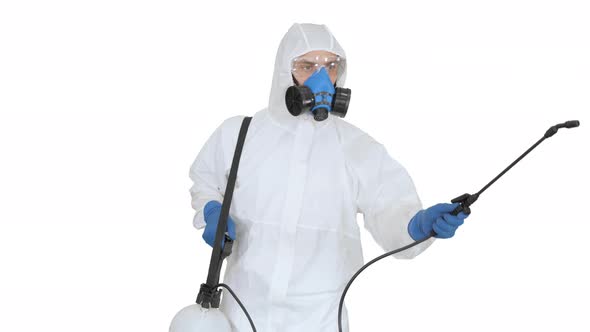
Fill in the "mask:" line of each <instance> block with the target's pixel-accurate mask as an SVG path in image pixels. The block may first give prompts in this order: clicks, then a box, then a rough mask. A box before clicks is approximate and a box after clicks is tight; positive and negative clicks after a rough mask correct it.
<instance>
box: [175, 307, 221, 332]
mask: <svg viewBox="0 0 590 332" xmlns="http://www.w3.org/2000/svg"><path fill="white" fill-rule="evenodd" d="M169 331H170V332H232V329H231V326H230V324H229V321H228V320H227V318H226V317H225V315H224V314H223V312H221V310H219V309H214V308H211V309H205V308H203V307H201V305H200V304H193V305H189V306H188V307H185V308H183V309H182V310H180V311H179V312H178V313H177V314H176V316H174V318H173V319H172V323H170V330H169Z"/></svg>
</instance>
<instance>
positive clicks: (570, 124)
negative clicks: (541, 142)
mask: <svg viewBox="0 0 590 332" xmlns="http://www.w3.org/2000/svg"><path fill="white" fill-rule="evenodd" d="M578 126H580V121H578V120H571V121H566V122H564V123H560V124H556V125H555V126H553V127H551V128H549V129H547V132H545V136H544V137H545V138H549V137H551V136H553V135H555V134H556V133H557V131H558V130H559V129H561V128H576V127H578Z"/></svg>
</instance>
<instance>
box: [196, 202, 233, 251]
mask: <svg viewBox="0 0 590 332" xmlns="http://www.w3.org/2000/svg"><path fill="white" fill-rule="evenodd" d="M203 215H204V216H205V223H206V224H207V225H206V226H205V231H204V232H203V239H204V240H205V242H207V244H208V245H210V246H211V247H213V245H214V244H215V233H216V232H217V224H218V223H219V216H220V215H221V203H219V202H218V201H209V202H208V203H207V204H205V208H204V209H203ZM226 233H228V234H229V237H230V238H231V239H232V240H235V239H236V225H235V223H234V221H233V220H232V218H231V217H230V216H228V218H227V229H226ZM224 245H225V237H224V238H223V239H222V240H221V247H222V248H223V246H224Z"/></svg>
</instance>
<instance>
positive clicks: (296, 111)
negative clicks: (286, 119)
mask: <svg viewBox="0 0 590 332" xmlns="http://www.w3.org/2000/svg"><path fill="white" fill-rule="evenodd" d="M313 53H315V52H309V53H306V54H304V55H302V56H300V57H296V58H295V59H293V61H292V63H291V74H292V76H293V81H294V82H295V85H293V86H291V87H289V88H288V89H287V92H286V94H285V103H286V105H287V109H288V110H289V113H291V114H292V115H293V116H298V115H300V114H303V113H304V112H307V111H310V112H311V113H312V114H313V118H314V119H315V120H316V121H323V120H325V119H326V118H328V114H330V113H331V114H333V115H336V116H339V117H341V118H343V117H344V116H346V111H347V110H348V104H349V103H350V89H345V88H340V87H336V84H337V82H338V79H339V78H340V77H342V75H343V74H344V71H345V70H346V61H345V59H344V58H342V57H340V56H338V55H335V54H331V55H324V54H321V55H313Z"/></svg>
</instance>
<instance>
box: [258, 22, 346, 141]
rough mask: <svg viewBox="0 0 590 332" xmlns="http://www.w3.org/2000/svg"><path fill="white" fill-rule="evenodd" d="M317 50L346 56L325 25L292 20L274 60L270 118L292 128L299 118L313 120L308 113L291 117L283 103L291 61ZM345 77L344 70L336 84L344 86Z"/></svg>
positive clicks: (290, 81)
mask: <svg viewBox="0 0 590 332" xmlns="http://www.w3.org/2000/svg"><path fill="white" fill-rule="evenodd" d="M319 50H322V51H329V52H332V53H334V54H337V55H339V56H341V57H342V58H346V55H345V53H344V50H343V49H342V47H341V46H340V44H339V43H338V41H336V38H334V36H333V35H332V33H331V32H330V30H329V29H328V27H327V26H325V25H317V24H309V23H303V24H300V23H295V24H293V25H292V26H291V28H289V31H287V33H286V34H285V36H284V37H283V39H282V40H281V44H280V45H279V49H278V51H277V56H276V59H275V68H274V73H273V78H272V87H271V90H270V99H269V104H268V110H269V113H270V116H271V118H272V119H273V120H274V121H276V122H277V123H278V124H279V125H280V126H282V127H285V128H286V129H289V130H293V129H294V128H295V127H296V126H297V122H298V121H301V120H306V119H313V115H312V114H310V113H309V112H308V114H302V115H300V116H298V117H294V116H293V115H291V114H290V113H289V111H288V110H287V106H286V105H285V92H286V91H287V89H288V88H289V87H290V86H292V85H293V84H294V82H293V77H292V75H291V62H292V61H293V59H294V58H296V57H298V56H300V55H303V54H305V53H307V52H311V51H319ZM345 80H346V70H345V71H344V73H343V74H342V76H341V77H340V79H339V80H338V81H337V82H336V85H337V86H340V87H341V86H343V85H344V82H345ZM331 117H332V116H329V117H328V119H326V120H325V121H322V122H316V121H313V122H314V125H316V126H321V125H324V124H325V123H327V122H329V121H330V120H331V119H330V118H331Z"/></svg>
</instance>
